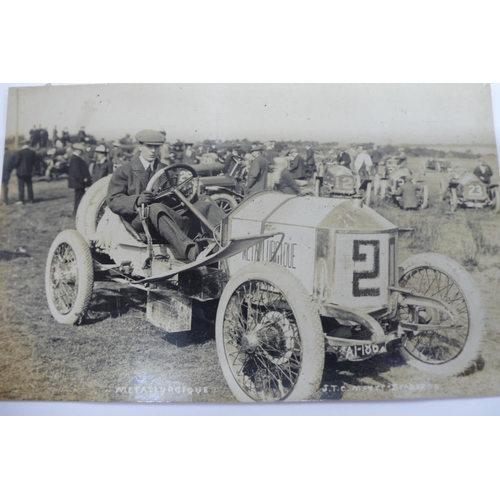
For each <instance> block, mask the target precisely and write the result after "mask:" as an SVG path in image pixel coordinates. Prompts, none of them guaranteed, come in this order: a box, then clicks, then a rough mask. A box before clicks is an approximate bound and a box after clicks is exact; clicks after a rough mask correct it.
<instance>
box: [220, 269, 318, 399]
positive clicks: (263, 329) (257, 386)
mask: <svg viewBox="0 0 500 500" xmlns="http://www.w3.org/2000/svg"><path fill="white" fill-rule="evenodd" d="M215 331H216V343H217V353H218V356H219V361H220V364H221V367H222V371H223V373H224V376H225V378H226V381H227V383H228V385H229V387H230V389H231V391H232V392H233V394H234V395H235V397H236V398H237V399H238V400H239V401H243V402H255V401H259V402H263V401H284V400H286V401H302V400H307V399H310V398H312V397H313V395H314V394H315V393H316V392H317V391H318V389H319V387H320V383H321V378H322V376H323V368H324V362H325V338H324V334H323V330H322V327H321V320H320V317H319V313H318V311H317V308H316V307H315V305H314V303H313V301H312V298H311V296H310V295H309V294H308V293H307V291H306V290H305V288H304V286H303V285H302V284H301V283H300V282H299V280H298V279H297V278H295V276H293V275H292V274H291V273H290V272H289V271H288V270H286V269H285V268H283V267H281V266H279V265H277V264H275V263H270V262H256V263H253V264H249V265H248V266H245V267H244V268H243V269H241V270H240V271H239V272H238V273H236V274H235V275H234V276H233V277H232V278H231V279H230V281H229V283H228V284H227V286H226V288H225V289H224V292H223V294H222V297H221V299H220V302H219V306H218V309H217V321H216V330H215Z"/></svg>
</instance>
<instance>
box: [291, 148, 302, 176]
mask: <svg viewBox="0 0 500 500" xmlns="http://www.w3.org/2000/svg"><path fill="white" fill-rule="evenodd" d="M290 158H291V159H292V161H291V162H290V172H291V174H292V177H293V178H294V179H295V180H297V179H300V180H304V179H305V178H306V162H305V160H304V158H302V156H300V155H299V152H298V151H297V150H296V149H292V150H291V151H290Z"/></svg>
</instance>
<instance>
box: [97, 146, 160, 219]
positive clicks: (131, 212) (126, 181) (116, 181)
mask: <svg viewBox="0 0 500 500" xmlns="http://www.w3.org/2000/svg"><path fill="white" fill-rule="evenodd" d="M166 166H167V165H164V164H163V163H161V162H160V161H159V160H155V163H154V166H153V174H154V173H155V172H157V171H158V170H159V169H161V168H164V167H166ZM149 179H150V177H149V175H148V173H147V172H146V170H145V169H144V166H143V165H142V163H141V160H139V155H137V156H134V157H133V158H132V160H130V162H129V163H125V164H124V165H122V166H121V167H118V168H117V169H116V170H115V171H114V172H113V175H112V176H111V180H110V182H109V187H108V196H107V203H108V206H109V208H110V209H111V210H112V211H113V212H114V213H115V214H118V215H121V216H122V217H123V218H124V219H126V220H127V221H128V222H132V220H133V219H134V218H135V216H136V215H137V209H136V207H137V205H136V202H137V198H139V195H140V194H141V193H142V192H143V191H145V190H146V186H147V185H148V182H149Z"/></svg>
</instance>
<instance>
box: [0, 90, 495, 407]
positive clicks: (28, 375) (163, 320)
mask: <svg viewBox="0 0 500 500" xmlns="http://www.w3.org/2000/svg"><path fill="white" fill-rule="evenodd" d="M2 165H3V167H2V181H1V205H0V400H6V401H64V402H70V401H79V402H127V403H129V402H179V403H181V402H187V403H236V402H275V403H276V402H301V401H325V402H326V401H339V403H340V404H341V402H342V401H375V400H401V399H429V398H452V397H455V398H456V397H484V396H498V395H499V394H500V390H499V387H498V383H497V382H498V380H499V376H500V345H499V343H498V340H497V335H498V332H497V325H498V323H499V321H500V311H499V308H498V298H497V297H498V292H499V280H500V252H499V250H500V231H499V229H500V188H499V164H498V152H497V146H496V141H495V131H494V122H493V111H492V96H491V88H490V86H489V85H484V84H256V83H253V84H92V85H91V84H88V85H45V86H33V87H12V88H10V89H9V95H8V106H7V121H6V137H5V147H4V152H3V162H2Z"/></svg>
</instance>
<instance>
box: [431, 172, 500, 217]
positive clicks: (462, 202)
mask: <svg viewBox="0 0 500 500" xmlns="http://www.w3.org/2000/svg"><path fill="white" fill-rule="evenodd" d="M440 196H441V200H443V201H444V200H446V199H449V201H450V207H451V211H452V212H456V210H457V208H458V207H464V208H484V207H491V208H493V211H494V212H495V213H499V212H500V190H499V187H498V184H485V183H484V182H482V181H481V180H480V179H479V178H478V177H476V176H475V175H474V174H472V173H471V172H463V171H462V172H460V171H458V170H455V171H452V173H451V175H450V178H449V180H448V181H446V180H445V179H441V181H440Z"/></svg>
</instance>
